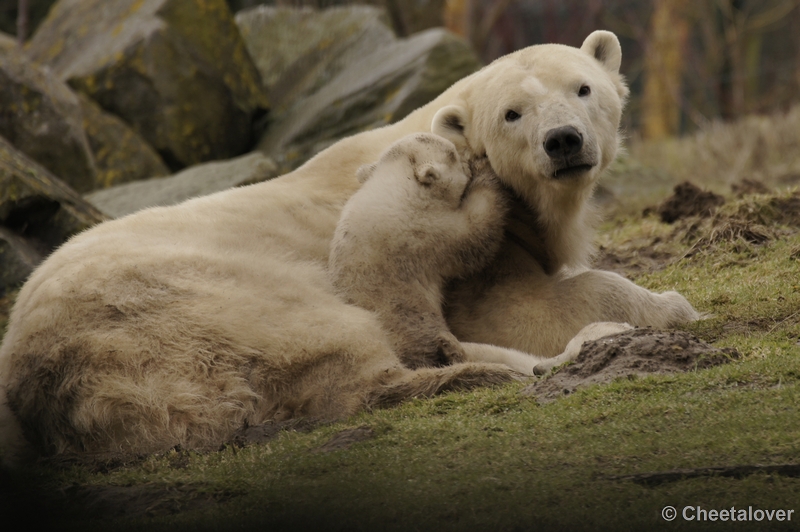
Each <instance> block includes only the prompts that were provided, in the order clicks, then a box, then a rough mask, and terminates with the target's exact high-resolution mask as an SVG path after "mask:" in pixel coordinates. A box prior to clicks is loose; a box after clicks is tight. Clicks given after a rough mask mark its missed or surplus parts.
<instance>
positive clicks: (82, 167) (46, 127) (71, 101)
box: [0, 47, 97, 192]
mask: <svg viewBox="0 0 800 532" xmlns="http://www.w3.org/2000/svg"><path fill="white" fill-rule="evenodd" d="M0 102H2V109H1V110H0V135H2V136H3V137H5V138H6V140H8V141H9V142H10V143H11V144H13V145H14V146H16V147H17V148H18V149H19V150H21V151H23V152H24V153H25V154H26V155H27V156H28V157H30V158H31V159H33V160H35V161H37V162H38V163H39V164H41V165H42V166H44V167H45V168H47V169H48V170H50V171H51V172H53V173H54V174H55V175H57V176H58V177H60V178H61V179H63V180H64V181H65V182H67V183H68V184H69V185H70V186H71V187H73V188H74V189H75V190H78V191H81V192H85V191H88V190H92V189H93V188H95V177H96V174H97V170H96V167H95V161H94V157H93V155H92V150H91V147H90V145H89V142H88V140H87V138H86V135H85V133H84V130H83V118H82V113H81V106H80V102H79V101H78V97H77V96H76V95H75V93H74V92H73V91H72V90H70V88H69V87H68V86H67V85H66V84H65V83H63V82H62V81H60V80H59V79H58V78H56V77H55V76H54V75H52V74H51V73H50V72H48V71H47V70H45V69H42V68H39V67H38V66H36V65H34V64H32V63H30V62H29V61H28V60H27V59H25V58H24V57H23V56H22V55H21V53H20V52H19V50H18V49H17V48H16V47H15V48H14V49H8V50H6V51H5V52H0Z"/></svg>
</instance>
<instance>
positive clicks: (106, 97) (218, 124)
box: [26, 0, 267, 168]
mask: <svg viewBox="0 0 800 532" xmlns="http://www.w3.org/2000/svg"><path fill="white" fill-rule="evenodd" d="M26 52H27V53H28V54H29V55H30V56H31V57H32V58H33V59H35V60H36V61H38V62H41V63H43V64H47V65H49V66H50V68H52V69H53V71H54V72H55V73H56V75H57V76H58V77H59V78H60V79H62V80H65V81H67V82H68V83H69V84H70V85H71V86H72V87H74V88H76V89H78V90H79V91H80V92H83V93H84V94H86V95H88V96H89V97H91V98H92V99H93V100H95V101H96V102H98V103H99V104H100V106H101V107H102V108H103V109H105V110H107V111H109V112H111V113H113V114H115V115H117V116H119V117H121V118H122V119H123V120H125V121H126V122H127V123H128V124H131V125H132V126H133V128H134V129H135V130H136V132H137V133H138V134H139V135H141V136H142V137H143V138H144V139H146V140H147V141H148V142H149V143H150V144H151V145H152V146H153V147H154V148H155V149H156V150H157V151H158V152H159V154H160V155H161V156H162V158H163V159H164V161H165V162H166V163H167V164H168V165H170V166H171V167H172V168H181V167H183V166H188V165H191V164H196V163H199V162H203V161H207V160H212V159H226V158H229V157H232V156H236V155H239V154H241V153H243V152H245V151H247V149H248V148H249V147H250V146H251V144H252V140H253V138H252V137H253V132H252V123H253V120H254V117H256V116H257V115H260V114H263V113H264V112H265V110H266V108H267V98H266V96H265V93H264V92H263V88H262V87H261V83H260V80H259V75H258V71H257V70H256V68H255V66H254V65H253V62H252V61H251V59H250V56H249V55H248V53H247V50H246V49H245V46H244V43H243V42H242V39H241V36H240V34H239V31H238V28H237V27H236V24H235V23H234V21H233V17H232V15H231V13H230V11H229V10H228V7H227V5H226V4H225V0H114V1H109V0H59V2H57V3H56V4H55V5H54V6H53V8H52V9H51V11H50V14H49V15H48V17H47V19H46V20H45V21H44V22H43V23H42V24H41V26H39V28H38V30H37V31H36V34H35V35H34V36H33V38H32V39H31V40H30V41H29V42H28V44H27V46H26Z"/></svg>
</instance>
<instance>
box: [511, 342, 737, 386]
mask: <svg viewBox="0 0 800 532" xmlns="http://www.w3.org/2000/svg"><path fill="white" fill-rule="evenodd" d="M738 357H739V353H738V352H737V351H736V350H735V349H731V348H726V349H717V348H715V347H712V346H710V345H708V344H707V343H705V342H703V341H701V340H699V339H697V338H696V337H694V336H692V335H691V334H689V333H687V332H683V331H671V332H664V331H654V330H653V329H649V328H646V329H632V330H630V331H625V332H622V333H619V334H613V335H611V336H606V337H605V338H600V339H598V340H594V341H592V342H586V343H584V344H583V347H582V348H581V352H580V354H579V355H578V358H577V359H576V360H575V361H574V362H573V363H571V364H568V365H566V366H565V367H563V368H561V369H560V370H556V373H554V374H552V375H550V376H549V377H546V378H544V379H542V380H539V381H537V382H535V383H533V384H531V385H529V386H527V387H525V388H524V389H523V390H522V393H523V394H525V395H533V396H535V397H537V398H538V399H539V401H540V402H550V401H553V400H555V399H558V398H559V397H563V396H565V395H569V394H571V393H572V392H574V391H575V390H576V389H578V388H580V387H583V386H589V385H592V384H606V383H609V382H611V381H614V380H616V379H619V378H624V377H628V376H632V375H633V376H643V375H650V374H655V373H660V374H664V373H681V372H686V371H691V370H694V369H703V368H709V367H712V366H717V365H719V364H724V363H726V362H729V361H731V360H733V359H736V358H738Z"/></svg>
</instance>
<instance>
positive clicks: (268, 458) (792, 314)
mask: <svg viewBox="0 0 800 532" xmlns="http://www.w3.org/2000/svg"><path fill="white" fill-rule="evenodd" d="M795 114H797V113H795ZM698 142H699V141H698ZM696 151H697V153H700V152H702V150H700V149H698V150H696ZM723 151H724V150H723ZM639 153H640V154H641V153H643V152H642V151H641V150H640V152H639ZM648 164H650V163H648V162H647V161H645V162H643V163H637V165H633V166H630V167H631V168H634V170H635V171H636V172H645V173H646V168H650V167H652V166H653V165H652V164H650V166H648ZM685 164H686V165H687V167H688V166H691V165H690V161H689V162H686V163H685ZM637 169H638V170H637ZM643 169H644V170H643ZM632 172H633V171H632ZM620 176H621V174H619V173H618V174H617V175H616V177H615V178H616V179H618V180H620V179H622V178H621V177H620ZM612 177H614V176H612ZM662 177H663V176H661V177H659V176H656V177H654V178H653V179H654V182H663V183H666V182H673V181H676V180H678V178H679V177H680V176H672V177H669V179H667V178H663V179H662ZM776 179H777V178H776ZM659 180H660V181H659ZM670 180H672V181H670ZM695 181H696V182H699V184H701V185H702V184H704V183H703V182H702V181H698V180H695ZM612 188H613V187H612ZM790 196H791V194H790V193H787V192H777V193H775V194H773V195H772V196H749V197H746V198H744V199H742V200H739V201H734V202H731V201H729V204H728V205H726V206H725V207H723V209H722V210H721V211H720V213H719V214H718V216H717V218H716V219H715V220H706V221H704V222H702V221H698V220H693V221H690V222H682V223H678V224H676V225H675V226H668V225H665V224H662V223H660V222H659V221H658V220H657V219H656V218H654V217H646V218H642V216H641V214H640V213H641V211H640V210H637V209H638V207H637V208H636V209H633V208H630V205H633V204H635V203H636V201H635V199H633V200H631V202H626V203H629V204H628V206H626V207H622V208H618V209H616V211H614V212H612V213H611V216H610V219H609V220H608V221H607V222H606V223H605V224H604V225H603V226H602V228H601V231H600V235H599V241H600V243H601V245H602V247H603V250H604V251H603V252H604V253H614V254H616V255H618V256H620V257H623V258H624V259H625V260H626V261H628V262H629V264H638V265H639V267H637V268H633V269H631V270H630V272H629V275H630V276H631V278H633V279H634V280H635V281H636V282H637V283H639V284H640V285H642V286H645V287H647V288H649V289H652V290H655V291H665V290H678V291H680V292H681V293H683V294H684V295H685V296H686V297H687V298H688V299H689V300H690V301H691V302H692V303H693V304H694V305H695V307H696V308H697V309H698V310H699V311H701V312H703V313H704V314H705V315H706V318H705V319H703V320H701V321H698V322H696V323H693V324H690V325H687V326H685V327H684V329H686V330H688V331H690V332H692V333H693V334H695V335H697V336H698V337H700V338H701V339H703V340H705V341H707V342H711V343H713V344H714V345H716V346H719V347H733V348H736V349H737V350H738V351H739V352H740V353H741V355H742V356H741V358H740V359H738V360H736V361H734V362H732V363H730V364H727V365H723V366H718V367H714V368H711V369H707V370H698V371H694V372H689V373H685V374H677V375H668V376H652V377H647V378H638V379H622V380H618V381H615V382H613V383H612V384H610V385H607V386H597V387H592V388H586V389H582V390H579V391H577V392H576V393H575V394H573V395H570V396H568V397H565V398H562V399H559V400H558V401H555V402H552V403H548V404H539V403H538V402H537V401H536V399H534V398H532V397H529V396H526V395H523V394H522V393H521V390H522V388H523V387H524V384H522V383H520V384H512V385H508V386H504V387H498V388H492V389H480V390H476V391H472V392H469V393H449V394H445V395H442V396H439V397H436V398H433V399H430V400H414V401H411V402H409V403H407V404H404V405H402V406H400V407H398V408H393V409H387V410H378V411H374V412H367V413H363V414H361V415H359V416H356V417H354V418H352V419H348V420H345V421H343V422H341V423H338V424H335V425H329V426H323V427H319V428H317V429H315V430H312V431H310V432H285V433H283V434H282V435H280V436H279V437H278V438H277V439H275V440H272V441H270V442H268V443H263V444H257V445H251V446H249V447H246V448H234V447H228V448H226V449H224V450H222V451H219V452H212V453H207V454H197V453H185V452H171V453H167V454H166V455H163V456H152V457H148V458H147V459H145V460H144V461H143V462H140V463H138V464H135V465H129V466H127V467H122V468H117V469H115V470H112V471H111V472H107V473H93V472H92V471H90V470H89V469H87V468H85V467H79V466H74V467H72V468H69V469H57V468H54V467H52V466H48V465H46V464H39V465H38V466H33V467H29V468H26V469H23V470H21V471H17V472H4V473H3V475H5V476H4V478H3V481H2V482H0V488H3V491H2V492H0V496H5V497H6V498H7V500H11V502H10V503H8V504H7V506H6V510H7V511H13V510H17V511H19V512H20V513H22V514H24V515H26V516H28V517H30V518H35V517H36V516H37V515H44V513H43V510H42V509H43V508H47V511H48V512H50V514H51V515H54V516H56V517H55V519H56V520H57V522H58V524H59V527H60V528H63V529H80V530H82V531H85V530H111V529H113V530H136V531H140V530H146V531H148V532H155V531H159V530H165V531H175V530H264V531H266V530H301V529H303V530H305V529H318V530H403V531H405V530H442V531H448V530H534V529H543V530H651V529H655V530H700V529H709V530H723V529H724V530H770V529H774V530H791V529H797V528H798V526H797V523H798V522H799V521H800V515H798V512H800V478H792V477H789V476H785V475H780V474H775V473H772V474H765V473H759V474H753V475H749V476H745V477H742V478H730V477H721V476H703V477H699V478H690V479H684V480H679V481H675V482H668V483H664V484H660V485H656V486H646V485H641V484H638V483H636V482H633V481H632V480H629V479H620V478H614V477H619V476H621V475H632V474H640V473H647V472H659V471H669V470H674V469H677V468H703V467H714V466H736V465H754V464H760V465H770V464H787V463H788V464H796V463H797V464H800V458H798V457H800V423H798V420H800V418H799V417H798V414H797V405H798V404H800V234H798V231H797V228H798V226H800V219H798V220H794V219H792V218H791V217H789V218H787V217H786V216H785V214H786V213H785V212H778V211H776V210H775V209H774V208H773V207H771V203H770V202H771V201H772V199H773V198H776V197H777V198H784V199H785V198H788V197H790ZM662 197H663V196H662ZM626 199H627V198H626ZM647 201H650V200H647ZM641 203H642V204H644V203H646V202H645V200H641ZM730 220H738V221H743V222H746V223H748V224H759V225H761V226H763V227H766V228H767V229H768V232H769V234H770V236H771V239H770V240H768V241H767V242H766V243H765V244H762V245H755V244H752V243H748V242H747V241H746V240H744V239H742V238H738V237H736V236H735V235H734V237H733V238H730V239H725V238H723V239H721V240H719V241H714V239H711V238H709V237H710V236H711V235H712V234H714V227H715V226H716V227H720V226H721V224H723V223H724V222H726V221H730ZM704 238H705V240H703V239H704ZM698 242H699V244H698ZM648 253H649V254H650V255H648V256H654V257H656V259H655V262H641V261H640V262H637V261H638V260H639V257H642V256H644V255H647V254H648ZM642 265H643V266H642ZM0 318H1V316H0ZM360 426H368V427H371V428H372V430H373V432H374V437H373V438H372V439H369V440H367V441H362V442H359V443H355V444H353V445H352V446H351V447H350V448H347V449H342V450H338V451H333V452H328V453H320V452H315V449H317V448H318V447H319V446H321V445H322V444H324V443H325V442H327V441H328V440H329V439H330V438H331V437H333V436H334V435H335V434H337V433H339V432H340V431H342V430H344V429H347V428H353V427H360ZM98 494H102V495H98ZM667 505H670V506H674V507H676V508H677V509H678V511H679V512H680V511H681V510H682V509H683V508H684V507H685V506H701V507H703V508H704V509H706V510H710V509H729V508H730V507H736V508H737V509H741V508H747V507H749V506H752V507H753V508H754V509H756V508H761V509H793V510H795V515H794V516H793V519H792V522H771V523H770V522H766V521H761V522H745V523H741V522H735V523H734V522H730V521H729V522H726V523H721V522H704V523H696V522H686V521H684V520H683V519H682V517H680V516H679V517H678V518H677V519H676V520H675V521H673V522H667V521H664V520H663V519H662V517H661V510H662V508H663V507H664V506H667ZM126 511H127V512H128V513H126Z"/></svg>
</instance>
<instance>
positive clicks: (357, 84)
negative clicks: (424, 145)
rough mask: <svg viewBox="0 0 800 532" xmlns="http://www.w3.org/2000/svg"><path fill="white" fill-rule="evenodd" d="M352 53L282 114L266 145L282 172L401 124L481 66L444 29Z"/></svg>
mask: <svg viewBox="0 0 800 532" xmlns="http://www.w3.org/2000/svg"><path fill="white" fill-rule="evenodd" d="M350 53H351V54H352V57H353V58H354V59H353V60H352V61H351V62H349V63H348V64H347V66H346V67H345V68H344V69H342V70H341V71H340V72H338V73H337V74H336V76H334V77H333V78H332V79H331V80H330V81H329V82H328V83H326V84H325V85H323V86H322V87H321V88H320V89H319V90H317V91H316V92H314V93H313V94H311V95H310V96H308V97H307V98H305V99H303V100H300V101H298V102H296V103H295V104H294V105H292V106H291V107H290V108H289V109H288V110H286V112H282V113H281V114H280V115H279V116H276V117H275V122H274V123H272V124H271V125H270V129H269V130H268V131H267V133H266V134H265V135H264V136H263V137H262V138H261V140H260V141H259V144H258V149H260V150H262V151H264V152H265V153H266V154H267V155H269V156H271V157H273V158H274V159H275V160H276V161H277V162H278V164H279V166H281V169H282V170H290V169H292V168H296V167H297V166H299V165H300V164H302V163H303V162H304V161H306V160H307V159H308V158H309V157H311V156H313V155H314V154H315V153H317V152H319V151H321V150H322V149H324V148H326V147H328V146H330V145H331V144H332V143H334V142H336V141H337V140H339V139H341V138H342V137H345V136H349V135H353V134H355V133H359V132H361V131H367V130H370V129H374V128H377V127H381V126H384V125H386V124H390V123H393V122H396V121H398V120H401V119H402V118H404V117H405V116H406V115H408V114H409V113H411V112H412V111H413V110H414V109H417V108H418V107H421V106H423V105H425V104H426V103H428V102H430V101H431V100H433V99H434V98H436V97H437V96H438V95H439V94H441V93H442V92H444V91H445V90H446V89H447V88H448V87H450V85H452V84H453V83H455V82H456V81H458V80H459V79H461V78H463V77H465V76H468V75H469V74H472V73H473V72H475V71H476V70H478V69H479V68H480V67H481V63H480V61H479V60H478V58H477V56H476V55H475V53H474V52H473V50H472V48H471V47H470V46H469V44H468V43H466V42H465V41H463V40H462V39H460V38H459V37H457V36H455V35H454V34H452V33H450V32H448V31H447V30H444V29H441V28H435V29H431V30H426V31H423V32H420V33H417V34H416V35H413V36H411V37H409V38H408V39H400V40H397V41H395V42H393V43H391V44H388V45H386V46H383V47H380V48H378V49H354V50H352V51H351V52H350ZM355 58H357V59H355Z"/></svg>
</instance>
